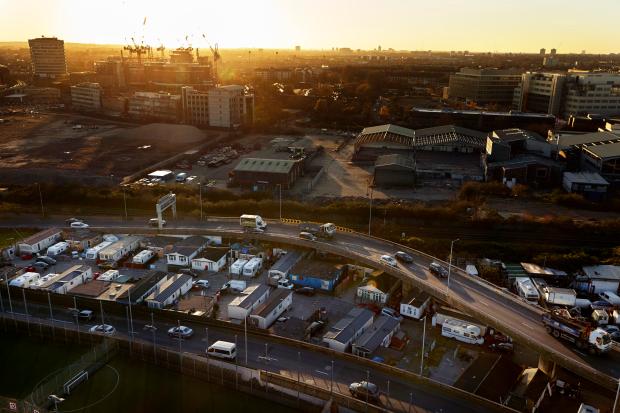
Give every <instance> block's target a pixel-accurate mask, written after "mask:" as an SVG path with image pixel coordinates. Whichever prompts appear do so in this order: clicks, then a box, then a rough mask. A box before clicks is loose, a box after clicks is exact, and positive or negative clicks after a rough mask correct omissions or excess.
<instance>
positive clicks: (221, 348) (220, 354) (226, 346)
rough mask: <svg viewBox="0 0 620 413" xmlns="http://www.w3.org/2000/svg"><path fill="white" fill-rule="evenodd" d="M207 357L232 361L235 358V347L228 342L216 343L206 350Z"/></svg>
mask: <svg viewBox="0 0 620 413" xmlns="http://www.w3.org/2000/svg"><path fill="white" fill-rule="evenodd" d="M207 356H209V357H217V358H221V359H226V360H234V359H235V358H236V357H237V346H236V345H235V343H229V342H228V341H221V340H220V341H216V342H215V343H213V344H212V345H210V346H209V348H208V349H207Z"/></svg>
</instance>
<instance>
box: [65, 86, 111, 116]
mask: <svg viewBox="0 0 620 413" xmlns="http://www.w3.org/2000/svg"><path fill="white" fill-rule="evenodd" d="M102 91H103V90H102V88H101V86H100V85H99V83H80V84H77V85H75V86H71V107H72V108H73V109H74V110H77V111H85V112H98V111H100V110H101V107H102V97H103V93H102Z"/></svg>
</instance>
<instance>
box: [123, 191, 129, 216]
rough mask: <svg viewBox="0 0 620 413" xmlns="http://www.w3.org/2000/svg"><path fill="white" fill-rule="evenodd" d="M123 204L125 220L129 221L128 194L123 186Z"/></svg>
mask: <svg viewBox="0 0 620 413" xmlns="http://www.w3.org/2000/svg"><path fill="white" fill-rule="evenodd" d="M123 206H124V207H125V221H127V219H128V218H127V196H126V195H125V187H123Z"/></svg>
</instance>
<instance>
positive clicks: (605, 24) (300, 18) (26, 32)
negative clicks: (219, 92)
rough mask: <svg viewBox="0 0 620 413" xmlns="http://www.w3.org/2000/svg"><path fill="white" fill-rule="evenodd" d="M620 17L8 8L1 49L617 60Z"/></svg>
mask: <svg viewBox="0 0 620 413" xmlns="http://www.w3.org/2000/svg"><path fill="white" fill-rule="evenodd" d="M619 15H620V0H594V1H592V2H589V3H588V2H583V0H246V1H241V0H217V1H213V0H105V1H99V0H0V41H26V40H27V39H28V38H33V37H39V36H41V35H45V36H48V37H52V36H56V37H59V38H61V39H63V40H65V41H66V42H79V43H101V44H125V43H127V42H130V41H131V38H132V37H134V38H135V39H136V40H137V41H138V43H140V41H141V40H140V39H142V38H144V40H145V43H148V44H150V45H152V46H159V44H161V43H163V44H164V45H166V47H177V46H180V45H186V44H184V43H185V37H186V36H187V38H188V43H190V44H191V45H192V46H194V47H207V46H208V44H213V43H218V44H219V46H220V48H247V47H252V48H256V47H264V48H292V47H294V46H295V45H300V46H301V47H302V49H326V50H327V49H331V48H332V47H350V48H352V49H364V50H371V49H374V48H376V47H377V46H379V45H381V47H382V48H383V49H388V48H393V49H396V50H444V51H450V50H469V51H484V52H487V51H489V52H495V51H497V52H506V51H512V52H538V50H539V49H540V48H543V47H544V48H546V49H547V50H550V49H551V48H556V49H557V50H558V53H570V52H578V53H579V52H581V51H582V50H586V51H587V52H588V53H609V52H612V53H618V52H620V41H619V39H620V31H618V21H617V17H618V16H619ZM145 19H146V23H145Z"/></svg>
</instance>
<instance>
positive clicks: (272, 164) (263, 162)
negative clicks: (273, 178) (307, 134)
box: [234, 158, 297, 173]
mask: <svg viewBox="0 0 620 413" xmlns="http://www.w3.org/2000/svg"><path fill="white" fill-rule="evenodd" d="M296 163H297V161H294V160H290V159H262V158H243V159H241V160H240V161H239V163H238V164H237V166H235V169H234V170H235V171H239V172H268V173H289V172H290V171H291V169H293V167H294V166H295V164H296Z"/></svg>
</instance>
